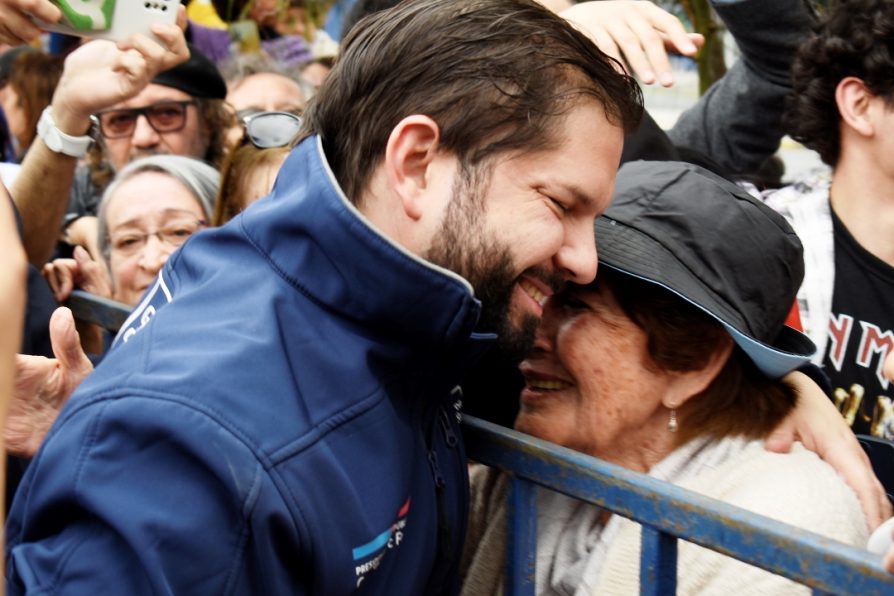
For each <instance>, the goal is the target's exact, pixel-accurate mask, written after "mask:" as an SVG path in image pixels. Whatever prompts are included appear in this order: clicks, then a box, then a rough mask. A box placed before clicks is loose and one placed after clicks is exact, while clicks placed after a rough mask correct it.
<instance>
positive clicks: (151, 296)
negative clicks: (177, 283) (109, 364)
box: [112, 271, 173, 346]
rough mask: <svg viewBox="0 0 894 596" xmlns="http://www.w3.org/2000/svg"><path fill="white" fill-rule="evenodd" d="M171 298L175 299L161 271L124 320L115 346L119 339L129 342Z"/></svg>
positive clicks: (114, 342)
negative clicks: (153, 283)
mask: <svg viewBox="0 0 894 596" xmlns="http://www.w3.org/2000/svg"><path fill="white" fill-rule="evenodd" d="M171 300H173V297H172V296H171V291H170V290H169V289H168V285H167V284H166V283H165V279H164V277H163V276H162V272H161V271H160V272H159V273H158V279H156V280H155V285H153V286H152V287H151V288H150V289H149V291H147V292H146V294H145V296H143V299H142V300H141V301H140V303H139V304H138V305H137V307H136V308H135V309H134V310H133V312H132V313H130V316H129V317H127V320H126V321H124V324H123V325H122V326H121V329H119V330H118V335H116V336H115V340H114V341H113V342H112V345H113V346H114V345H115V344H117V343H118V342H119V341H120V342H122V343H127V340H129V339H130V338H131V337H133V336H134V335H136V333H137V331H139V330H140V329H142V328H143V327H145V326H146V324H147V323H149V321H150V319H152V317H153V316H155V313H156V312H158V309H159V308H161V307H162V306H164V305H165V304H168V303H169V302H170V301H171Z"/></svg>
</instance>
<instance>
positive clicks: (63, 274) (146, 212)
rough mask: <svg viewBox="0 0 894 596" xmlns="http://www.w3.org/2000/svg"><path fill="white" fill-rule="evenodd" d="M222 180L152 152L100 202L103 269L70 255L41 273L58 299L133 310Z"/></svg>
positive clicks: (200, 166)
mask: <svg viewBox="0 0 894 596" xmlns="http://www.w3.org/2000/svg"><path fill="white" fill-rule="evenodd" d="M219 182H220V176H219V174H218V173H217V170H215V169H214V168H212V167H211V166H209V165H208V164H206V163H204V162H202V161H199V160H197V159H192V158H189V157H182V156H178V155H154V156H150V157H145V158H142V159H138V160H135V161H133V162H131V163H130V164H128V165H127V166H125V167H124V168H123V169H122V170H121V171H120V172H119V173H118V174H117V176H116V177H115V179H114V180H113V181H112V183H111V184H110V185H109V187H108V188H107V189H106V191H105V193H104V194H103V196H102V199H101V201H100V204H99V239H98V240H99V247H100V251H101V253H102V256H103V257H104V259H105V264H100V263H97V262H95V261H92V260H91V259H90V257H89V255H88V254H87V252H86V251H85V250H84V249H82V248H79V249H76V250H75V255H74V256H75V258H74V259H56V260H55V261H53V262H52V263H50V264H49V265H47V266H46V267H45V268H44V275H45V276H46V277H47V279H48V281H49V282H50V286H52V288H53V292H54V293H55V294H56V298H57V300H59V301H63V300H65V299H67V298H68V295H69V294H70V293H71V291H72V289H74V288H75V287H83V288H84V289H86V290H88V291H90V292H93V293H96V294H100V295H105V296H107V297H110V298H112V299H114V300H117V301H119V302H123V303H124V304H127V305H131V306H132V305H136V304H137V302H138V301H139V299H140V296H141V295H142V294H143V292H144V291H145V289H146V287H147V286H148V285H149V284H150V283H152V281H154V280H155V277H156V276H157V275H158V271H159V270H160V269H161V267H162V265H164V263H165V262H166V261H167V259H168V257H169V256H170V255H171V253H173V252H174V251H175V250H176V249H177V248H178V247H179V246H180V245H181V244H183V243H184V242H186V240H187V238H189V237H190V236H191V235H192V234H194V233H195V232H197V231H198V230H200V229H202V228H204V227H206V226H207V225H208V222H209V221H210V218H211V214H212V212H213V210H214V198H215V196H216V195H217V190H218V184H219Z"/></svg>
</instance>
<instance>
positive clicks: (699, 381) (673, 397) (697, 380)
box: [663, 337, 733, 409]
mask: <svg viewBox="0 0 894 596" xmlns="http://www.w3.org/2000/svg"><path fill="white" fill-rule="evenodd" d="M732 353H733V338H731V337H726V338H724V341H723V342H722V344H721V345H720V346H718V348H717V349H716V350H714V352H713V353H712V354H711V356H710V358H709V359H708V362H706V363H705V365H704V366H703V367H702V368H700V369H698V370H687V371H682V372H672V373H671V375H672V380H671V381H670V384H669V386H668V387H669V391H668V392H667V394H666V397H665V398H664V403H663V405H664V406H665V407H666V408H672V409H675V408H679V407H681V406H683V405H684V404H685V403H686V402H688V401H689V400H690V399H692V398H693V397H695V396H696V395H698V394H699V393H701V392H702V391H704V390H705V389H707V388H708V385H710V384H711V382H712V381H714V379H715V378H716V377H717V375H718V374H720V371H721V370H722V369H723V367H724V366H726V361H727V360H729V357H730V355H731V354H732Z"/></svg>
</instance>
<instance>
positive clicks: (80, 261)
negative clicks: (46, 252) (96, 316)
mask: <svg viewBox="0 0 894 596" xmlns="http://www.w3.org/2000/svg"><path fill="white" fill-rule="evenodd" d="M43 276H44V277H45V278H46V280H47V283H49V284H50V288H51V289H52V290H53V296H55V297H56V301H58V302H65V301H66V300H68V297H69V296H71V292H72V290H75V289H79V290H84V291H86V292H90V293H91V294H96V295H97V296H102V297H104V298H111V297H112V284H111V282H110V281H109V272H108V269H106V266H105V264H103V263H101V262H99V261H94V260H93V258H92V257H91V256H90V253H88V252H87V251H86V250H85V249H84V248H83V247H81V246H76V247H75V249H74V258H73V259H55V260H53V261H52V262H50V263H47V264H46V265H44V267H43Z"/></svg>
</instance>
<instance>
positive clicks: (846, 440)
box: [766, 371, 891, 528]
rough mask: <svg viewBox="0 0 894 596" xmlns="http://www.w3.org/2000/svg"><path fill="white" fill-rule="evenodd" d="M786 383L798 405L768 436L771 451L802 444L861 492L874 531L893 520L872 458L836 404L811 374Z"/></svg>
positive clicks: (797, 374)
mask: <svg viewBox="0 0 894 596" xmlns="http://www.w3.org/2000/svg"><path fill="white" fill-rule="evenodd" d="M786 381H789V382H791V383H792V384H793V385H794V386H795V387H796V388H797V391H798V406H797V408H796V409H795V411H794V412H793V413H792V414H790V415H789V417H788V418H786V419H785V420H784V421H783V423H782V424H780V425H779V427H778V428H776V430H774V431H773V432H772V433H771V434H770V436H769V437H767V443H766V446H767V449H769V450H770V451H777V452H779V453H786V452H788V451H789V450H790V449H791V446H792V442H793V441H794V440H796V439H797V440H799V441H801V442H802V443H803V444H804V446H805V447H806V448H807V449H810V450H811V451H813V452H815V453H816V454H817V455H819V456H820V457H821V458H823V460H825V461H826V463H828V464H829V465H831V466H832V467H833V468H835V470H836V471H837V472H838V473H839V474H840V475H841V476H842V477H843V478H844V480H845V481H846V482H847V483H848V485H849V486H850V487H851V488H852V489H853V490H854V492H856V493H857V497H859V499H860V505H862V507H863V513H864V514H866V520H867V522H868V523H869V527H870V528H875V527H876V526H878V525H879V524H880V523H882V521H883V520H885V519H887V518H889V517H891V503H890V502H889V501H888V497H887V495H885V489H884V488H883V487H882V485H881V483H880V482H879V481H878V478H876V476H875V473H874V472H873V471H872V465H871V464H870V463H869V457H868V456H867V455H866V452H865V451H863V448H862V447H860V443H859V442H858V441H857V438H856V436H855V435H854V432H853V431H852V430H851V429H850V427H848V425H847V424H846V423H845V422H844V419H843V418H842V417H841V414H840V413H839V412H838V410H837V409H836V408H835V406H834V405H833V404H832V401H831V400H830V399H829V398H828V396H826V394H825V393H823V391H822V390H821V389H820V388H819V386H817V384H816V383H814V382H813V380H812V379H811V378H810V377H808V376H807V375H805V374H803V373H800V372H797V371H796V372H793V373H790V374H789V375H788V376H787V377H786Z"/></svg>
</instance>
